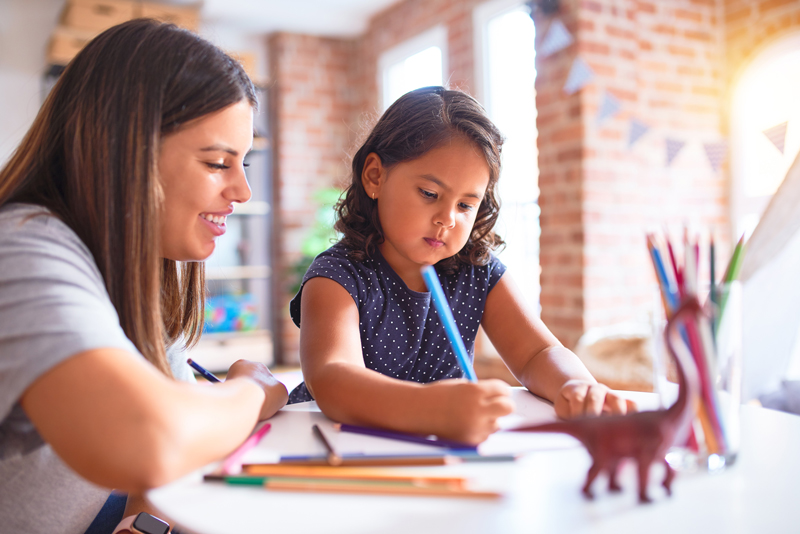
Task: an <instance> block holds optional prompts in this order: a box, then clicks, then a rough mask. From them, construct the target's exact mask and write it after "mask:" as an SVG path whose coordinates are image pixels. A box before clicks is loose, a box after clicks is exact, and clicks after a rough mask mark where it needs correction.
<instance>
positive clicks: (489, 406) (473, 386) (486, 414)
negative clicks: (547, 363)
mask: <svg viewBox="0 0 800 534" xmlns="http://www.w3.org/2000/svg"><path fill="white" fill-rule="evenodd" d="M426 387H427V388H430V392H431V393H434V405H432V406H431V409H432V410H439V413H440V416H441V419H440V421H439V424H438V427H439V428H440V429H441V430H440V431H437V432H436V435H437V436H439V437H442V438H447V439H453V440H456V441H460V442H462V443H467V444H470V445H477V444H479V443H481V442H483V441H485V440H486V438H488V437H489V435H490V434H492V433H493V432H496V431H497V430H498V429H499V426H498V424H497V419H498V418H500V417H502V416H504V415H508V414H510V413H511V412H513V411H514V403H513V402H512V401H511V387H510V386H509V385H508V384H506V383H505V382H503V381H502V380H495V379H491V380H481V381H479V382H467V381H466V380H439V381H437V382H432V383H430V384H427V385H426Z"/></svg>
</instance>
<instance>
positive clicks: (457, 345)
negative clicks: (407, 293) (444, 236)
mask: <svg viewBox="0 0 800 534" xmlns="http://www.w3.org/2000/svg"><path fill="white" fill-rule="evenodd" d="M422 278H423V279H424V280H425V285H427V286H428V290H429V291H430V292H431V298H432V299H433V304H434V306H436V311H437V312H439V318H440V319H441V320H442V325H443V326H444V331H445V333H446V334H447V340H448V341H449V342H450V346H451V347H452V349H453V353H454V354H455V355H456V360H458V365H460V366H461V370H462V371H464V374H465V375H466V377H467V379H468V380H469V381H470V382H477V381H478V377H477V376H476V375H475V371H474V370H473V369H472V364H471V363H470V361H469V356H468V355H467V348H466V347H465V346H464V340H463V339H462V338H461V333H460V332H459V331H458V326H456V321H455V319H453V311H452V310H451V309H450V305H449V304H448V303H447V298H446V297H445V296H444V291H443V290H442V285H441V284H440V283H439V277H438V276H437V275H436V269H434V268H433V265H426V266H425V267H423V268H422Z"/></svg>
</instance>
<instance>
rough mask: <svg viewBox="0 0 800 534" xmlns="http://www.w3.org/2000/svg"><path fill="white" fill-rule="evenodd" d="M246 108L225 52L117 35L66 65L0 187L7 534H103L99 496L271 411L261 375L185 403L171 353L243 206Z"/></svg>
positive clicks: (239, 376) (105, 498) (276, 400)
mask: <svg viewBox="0 0 800 534" xmlns="http://www.w3.org/2000/svg"><path fill="white" fill-rule="evenodd" d="M255 106H256V98H255V93H254V91H253V86H252V84H251V82H250V80H249V79H248V78H247V75H246V74H245V73H244V71H243V70H242V68H241V66H240V65H239V64H238V63H236V62H235V61H233V60H232V59H231V58H230V57H228V56H227V55H225V54H224V53H223V52H222V51H221V50H219V49H218V48H216V47H215V46H213V45H212V44H210V43H208V42H206V41H204V40H202V39H200V38H199V37H197V36H196V35H193V34H191V33H190V32H187V31H184V30H180V29H178V28H177V27H175V26H172V25H162V24H159V23H156V22H153V21H146V20H138V21H132V22H129V23H125V24H123V25H120V26H117V27H114V28H111V29H109V30H108V31H106V32H104V33H102V34H101V35H99V36H98V37H97V38H95V39H94V40H93V41H92V42H91V43H89V44H88V45H87V46H86V47H85V48H84V49H83V50H82V51H81V52H80V53H79V54H78V55H77V56H76V57H75V59H74V60H73V61H72V62H71V63H70V64H69V66H68V67H67V68H66V70H65V71H64V73H63V74H62V76H61V78H60V79H59V81H58V83H57V84H56V85H55V87H54V88H53V90H52V92H51V94H50V95H49V96H48V98H47V100H46V102H45V103H44V105H43V106H42V109H41V110H40V112H39V114H38V116H37V117H36V119H35V121H34V123H33V126H32V127H31V129H30V131H29V132H28V134H27V135H26V137H25V139H24V140H23V141H22V144H21V145H20V146H19V148H18V149H17V151H16V152H15V154H14V155H13V156H12V157H11V159H10V161H9V162H8V164H7V165H6V166H5V168H3V169H2V170H1V171H0V525H2V526H0V530H2V531H3V532H25V533H45V532H48V533H49V532H61V533H66V534H81V533H83V532H88V531H91V532H104V533H106V534H108V533H110V532H112V531H113V530H115V528H114V527H115V525H117V523H118V522H119V520H120V518H121V516H122V511H123V510H122V509H119V510H116V511H115V510H114V509H113V507H110V506H109V507H103V505H104V503H106V502H108V503H112V502H119V501H114V500H113V499H110V498H109V494H110V493H111V490H110V489H109V488H116V489H118V490H122V491H124V492H141V491H143V490H145V489H148V488H152V487H155V486H158V485H161V484H164V483H167V482H169V481H171V480H174V479H176V478H178V477H180V476H182V475H184V474H186V473H189V472H191V471H193V470H195V469H197V468H199V467H201V466H203V465H205V464H207V463H209V462H211V461H213V460H216V459H219V458H221V457H222V456H223V455H225V454H227V453H229V452H231V451H232V450H233V449H234V448H235V447H236V446H237V445H239V444H240V443H241V442H242V441H244V440H245V439H246V438H247V436H248V434H249V433H250V432H251V431H252V429H253V426H254V425H255V424H256V422H257V421H258V420H259V419H264V418H267V417H270V416H271V415H272V414H274V413H275V412H276V411H277V410H278V409H280V408H281V407H282V406H283V405H284V404H285V402H286V399H287V393H286V388H285V387H284V386H283V384H281V383H280V382H278V381H277V380H275V378H274V377H273V376H272V375H271V374H270V372H269V370H268V369H267V368H266V367H265V366H264V365H262V364H257V363H253V362H246V361H239V362H236V363H235V364H234V365H233V366H231V368H230V370H229V371H228V375H227V380H226V381H225V382H223V383H221V384H213V385H208V384H206V385H199V384H194V383H186V382H182V381H176V380H174V379H173V377H179V378H180V377H183V378H188V379H190V380H191V377H192V375H191V374H190V373H189V368H188V366H187V364H186V359H185V356H184V357H183V358H179V359H175V360H172V361H169V360H168V357H167V352H166V348H167V347H168V346H176V345H179V344H181V340H183V339H185V340H186V341H187V342H188V343H191V342H192V341H193V340H195V339H196V338H197V337H198V336H199V334H200V330H201V328H202V322H203V308H204V304H203V297H204V282H203V263H202V260H204V259H206V258H207V257H208V256H209V255H210V254H211V253H212V252H213V250H214V247H215V240H216V239H217V238H218V237H219V236H220V235H222V234H223V233H224V232H225V218H226V216H227V215H230V213H231V212H232V211H233V206H234V204H235V203H239V202H246V201H247V200H248V199H249V198H250V188H249V186H248V184H247V181H246V178H245V174H244V169H243V165H244V163H243V160H244V157H245V154H246V153H247V152H248V150H250V148H251V145H252V142H253V109H254V108H255ZM179 268H180V276H179ZM132 501H133V500H132ZM121 504H122V507H123V508H124V505H125V501H124V499H123V500H122V501H121ZM138 505H140V503H139V504H138ZM101 508H103V510H104V511H107V512H108V513H104V514H100V515H98V511H100V510H101ZM133 508H134V507H133V506H129V508H128V513H130V514H132V513H134V512H138V511H139V510H138V509H137V510H134V509H133ZM128 523H130V520H128V521H127V522H123V524H122V527H120V528H124V527H125V526H128ZM90 525H91V527H90ZM87 529H88V530H87ZM125 531H126V532H127V530H125Z"/></svg>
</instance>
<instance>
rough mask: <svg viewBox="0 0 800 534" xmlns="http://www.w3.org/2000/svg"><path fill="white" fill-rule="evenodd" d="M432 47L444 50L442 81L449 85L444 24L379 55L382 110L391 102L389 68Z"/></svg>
mask: <svg viewBox="0 0 800 534" xmlns="http://www.w3.org/2000/svg"><path fill="white" fill-rule="evenodd" d="M432 47H438V48H439V50H441V52H442V83H443V84H444V85H447V79H448V76H447V72H448V61H447V59H448V51H447V27H445V26H444V25H442V24H439V25H436V26H434V27H433V28H430V29H428V30H425V31H424V32H422V33H419V34H417V35H415V36H414V37H411V38H410V39H406V40H405V41H403V42H402V43H400V44H398V45H396V46H394V47H392V48H390V49H388V50H386V51H385V52H383V53H382V54H381V55H380V56H379V57H378V73H377V74H378V95H379V96H380V102H379V104H380V108H381V110H386V108H388V107H389V105H390V104H391V102H387V100H388V98H387V96H388V95H387V94H386V92H387V90H388V87H387V83H386V76H387V74H388V71H389V68H391V67H393V66H394V65H397V64H398V63H401V62H403V61H405V60H406V59H408V58H410V57H411V56H413V55H415V54H418V53H420V52H422V51H424V50H427V49H428V48H432Z"/></svg>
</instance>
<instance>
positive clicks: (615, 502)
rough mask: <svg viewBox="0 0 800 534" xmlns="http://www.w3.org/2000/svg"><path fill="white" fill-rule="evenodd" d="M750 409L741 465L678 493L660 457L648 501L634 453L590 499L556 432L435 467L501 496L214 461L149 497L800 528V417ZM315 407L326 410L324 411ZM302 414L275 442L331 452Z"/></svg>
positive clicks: (675, 529) (678, 483)
mask: <svg viewBox="0 0 800 534" xmlns="http://www.w3.org/2000/svg"><path fill="white" fill-rule="evenodd" d="M521 393H522V392H515V394H516V395H519V394H521ZM642 398H646V397H642ZM288 408H291V409H293V410H297V409H298V406H297V405H295V407H293V408H292V407H288ZM299 409H301V410H302V409H303V408H302V407H299ZM306 410H308V408H306ZM741 415H742V420H741V424H742V440H741V449H740V454H739V458H738V460H737V462H736V464H735V465H734V466H733V467H732V468H730V469H728V470H727V471H725V472H722V473H719V474H711V475H710V474H705V473H703V474H700V473H695V474H690V473H680V474H679V475H678V477H677V478H676V480H675V482H674V483H673V496H672V497H671V498H670V497H667V496H666V495H665V494H664V491H663V489H662V488H661V487H660V486H659V484H660V482H661V479H662V476H663V475H662V474H663V471H661V469H660V468H658V467H655V468H653V471H652V474H651V479H650V481H651V484H650V490H649V493H650V496H651V497H652V498H653V499H654V502H653V503H652V504H649V505H640V504H639V503H638V500H637V499H638V495H637V491H636V474H635V472H634V468H633V465H631V464H628V465H625V466H624V467H623V468H622V471H621V476H620V482H621V484H622V486H623V491H622V493H619V494H611V493H608V492H607V490H606V479H605V478H604V477H603V476H601V477H598V479H597V480H596V481H595V484H594V485H593V489H594V492H595V495H596V498H595V500H594V501H589V500H586V499H585V498H584V497H583V495H582V494H581V492H580V488H581V487H582V484H583V482H584V479H585V476H586V471H587V470H588V468H589V465H590V458H589V456H588V454H587V453H586V452H585V450H584V449H583V448H581V447H579V446H574V444H571V443H565V442H564V441H561V442H558V441H557V440H556V441H554V442H553V443H552V445H553V447H552V448H551V450H543V451H539V452H531V453H528V454H526V455H525V456H523V457H522V458H521V459H519V460H517V461H515V462H504V463H491V464H488V463H487V464H474V463H473V464H459V465H451V466H443V467H435V468H425V469H433V470H435V471H436V472H437V473H451V474H458V475H467V476H469V477H470V478H471V479H472V480H474V481H475V485H476V487H477V488H480V489H492V490H501V491H503V493H505V497H503V498H502V499H499V500H483V499H464V498H461V499H459V498H419V497H400V496H393V497H388V496H371V495H335V494H317V493H284V492H274V491H267V490H264V489H261V488H252V487H239V486H227V485H224V484H215V483H204V482H203V481H202V474H203V472H207V471H208V470H210V469H211V468H212V467H213V466H209V467H208V468H206V469H205V470H201V471H198V472H196V473H193V474H192V475H190V476H187V477H185V478H183V479H181V480H178V481H176V482H174V483H172V484H169V485H167V486H164V487H162V488H158V489H156V490H152V491H150V492H148V494H147V498H148V500H149V501H150V503H151V504H152V505H153V506H154V507H155V508H156V509H158V510H159V511H160V512H161V513H163V515H164V516H165V517H167V518H169V519H171V520H172V521H173V522H177V523H178V524H179V525H181V526H182V527H183V528H184V530H185V531H188V532H196V533H198V534H223V533H237V534H247V533H251V532H253V533H255V532H276V533H287V534H289V533H292V534H295V533H306V532H307V533H313V534H321V533H326V534H327V533H330V534H335V533H341V534H372V533H380V534H392V533H413V534H424V533H429V532H430V533H437V534H442V533H450V532H454V533H464V534H465V533H503V534H506V533H531V532H570V533H581V532H586V533H589V532H591V533H609V534H621V533H640V532H641V533H645V532H646V533H651V532H670V533H680V534H685V533H691V532H702V533H717V532H724V533H739V532H742V533H743V532H748V533H749V532H753V533H756V532H757V533H770V534H772V533H778V532H800V484H799V483H798V480H799V479H800V417H797V416H793V415H789V414H786V413H781V412H775V411H771V410H765V409H762V408H757V407H753V406H743V407H742V414H741ZM308 417H311V418H313V420H315V421H317V420H324V416H323V415H322V414H321V413H312V412H309V414H308ZM309 421H310V420H309ZM279 422H280V419H276V421H275V426H274V427H273V430H275V427H278V426H280V425H278V423H279ZM308 425H309V426H310V423H308ZM295 426H296V428H294V429H291V430H287V428H286V427H285V426H284V427H282V428H281V433H280V435H278V433H277V432H276V433H275V435H274V437H273V438H272V439H273V446H274V445H275V443H277V441H275V440H282V443H283V444H284V445H292V446H293V447H296V448H297V450H298V451H317V452H321V450H319V448H320V445H319V444H317V443H316V442H315V441H314V439H313V436H312V434H311V432H310V428H299V427H300V426H305V425H300V424H296V425H295ZM270 434H272V431H271V432H270ZM290 434H292V435H290ZM268 436H269V434H268ZM529 436H533V435H532V434H530V435H529ZM540 436H547V435H544V434H541V435H540ZM550 436H551V437H553V436H555V435H550ZM560 437H561V438H563V439H571V438H566V436H560ZM265 439H266V438H265ZM409 469H410V468H409ZM414 469H417V470H419V469H422V468H414ZM477 488H476V489H477Z"/></svg>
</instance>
